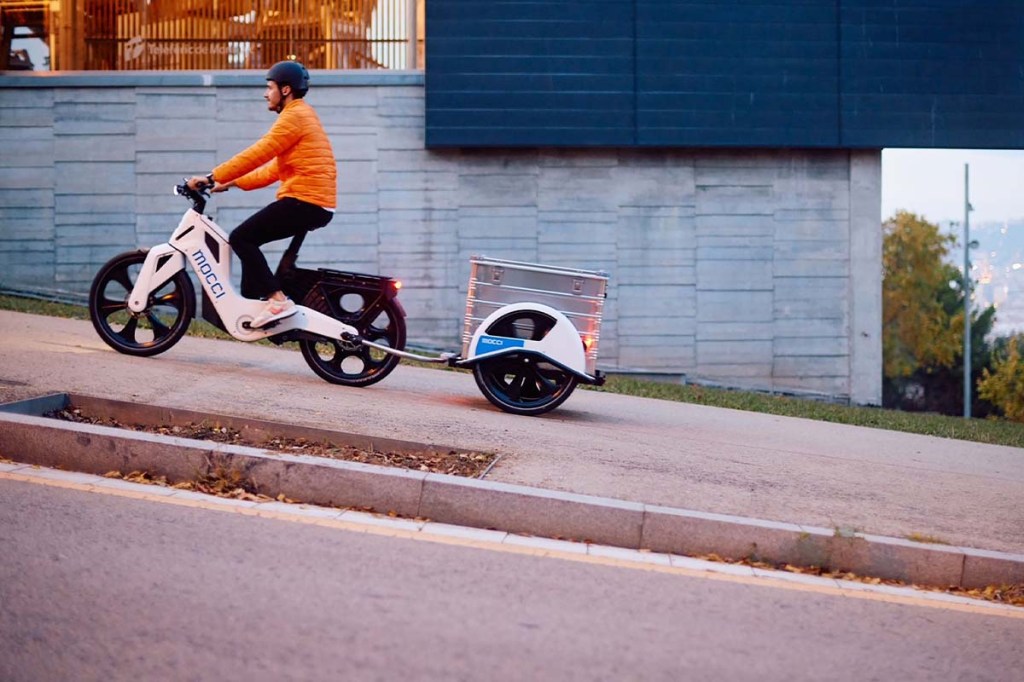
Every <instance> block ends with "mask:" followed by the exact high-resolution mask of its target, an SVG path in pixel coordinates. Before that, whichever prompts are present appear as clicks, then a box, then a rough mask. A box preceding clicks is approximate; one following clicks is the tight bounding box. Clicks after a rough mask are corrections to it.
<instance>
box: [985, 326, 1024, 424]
mask: <svg viewBox="0 0 1024 682" xmlns="http://www.w3.org/2000/svg"><path fill="white" fill-rule="evenodd" d="M992 354H993V356H994V360H993V362H992V371H991V372H990V371H989V370H988V369H987V368H986V369H985V370H984V371H983V372H982V375H981V381H980V382H979V383H978V395H979V396H981V397H982V398H984V399H985V400H988V401H989V402H990V403H992V404H993V405H995V406H996V407H997V408H999V410H1000V411H1001V412H1002V413H1003V415H1004V416H1005V417H1006V418H1007V419H1009V420H1011V421H1015V422H1024V334H1017V335H1015V336H1011V337H1009V338H1002V339H999V340H998V341H997V343H996V347H995V349H994V351H993V353H992Z"/></svg>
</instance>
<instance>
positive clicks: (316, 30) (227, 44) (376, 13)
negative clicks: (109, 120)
mask: <svg viewBox="0 0 1024 682" xmlns="http://www.w3.org/2000/svg"><path fill="white" fill-rule="evenodd" d="M423 2H424V0H319V1H317V0H45V1H39V0H0V39H2V43H0V49H2V52H0V69H7V68H9V65H10V52H11V39H12V36H13V34H14V31H15V29H16V28H17V27H19V26H20V27H29V30H30V31H31V35H33V36H35V37H39V38H41V39H42V40H44V41H45V42H46V43H47V44H48V46H49V48H50V67H51V68H52V69H53V70H117V71H121V70H167V71H178V70H197V69H262V68H266V67H268V66H269V65H271V64H273V63H274V62H276V61H280V60H282V59H297V60H299V61H301V62H303V63H304V64H306V65H307V66H308V67H309V68H313V69H409V68H422V57H421V55H422V35H423V31H422V30H421V28H418V27H422V25H423V23H422V22H423V19H422V17H423Z"/></svg>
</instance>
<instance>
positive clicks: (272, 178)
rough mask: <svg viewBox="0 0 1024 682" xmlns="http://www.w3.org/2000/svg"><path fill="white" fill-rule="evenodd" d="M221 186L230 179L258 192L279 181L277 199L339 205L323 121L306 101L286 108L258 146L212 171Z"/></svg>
mask: <svg viewBox="0 0 1024 682" xmlns="http://www.w3.org/2000/svg"><path fill="white" fill-rule="evenodd" d="M213 177H214V178H216V180H217V182H221V183H227V182H231V181H232V180H234V181H235V184H236V185H237V186H238V187H241V188H242V189H245V190H249V189H259V188H260V187H266V186H267V185H269V184H271V183H272V182H276V181H277V180H280V181H281V187H280V189H278V190H277V198H278V199H283V198H285V197H293V198H295V199H300V200H302V201H305V202H308V203H310V204H315V205H317V206H320V207H321V208H329V209H334V208H335V207H337V205H338V169H337V166H335V162H334V151H333V150H332V149H331V141H330V140H329V139H328V138H327V133H326V132H324V127H323V125H321V123H320V118H319V117H318V116H317V115H316V111H314V110H313V107H311V106H310V105H309V104H307V103H306V102H305V101H304V100H301V99H294V100H292V101H291V102H289V103H288V104H287V105H285V107H284V109H283V110H282V111H281V113H280V114H279V115H278V117H277V121H275V122H274V125H273V126H272V127H271V128H270V130H269V131H268V132H267V134H266V135H264V136H263V137H262V138H260V139H259V140H258V141H257V142H256V143H255V144H253V145H252V146H251V147H249V148H248V149H245V150H243V151H241V152H239V153H238V154H236V155H235V156H234V157H233V158H232V159H231V160H230V161H225V162H224V163H222V164H220V165H219V166H217V167H216V168H214V169H213Z"/></svg>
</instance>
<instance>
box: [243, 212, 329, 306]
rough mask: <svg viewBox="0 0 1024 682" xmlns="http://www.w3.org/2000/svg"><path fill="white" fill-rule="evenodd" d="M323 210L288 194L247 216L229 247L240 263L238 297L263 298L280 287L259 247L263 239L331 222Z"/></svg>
mask: <svg viewBox="0 0 1024 682" xmlns="http://www.w3.org/2000/svg"><path fill="white" fill-rule="evenodd" d="M333 217H334V214H333V213H331V212H330V211H328V210H327V209H324V208H320V207H319V206H316V205H314V204H309V203H306V202H305V201H300V200H298V199H293V198H291V197H285V198H284V199H278V200H277V201H275V202H274V203H272V204H270V205H269V206H267V207H266V208H264V209H262V210H260V211H257V212H256V213H254V214H253V215H251V216H250V217H249V218H248V219H247V220H246V221H245V222H243V223H242V224H241V225H239V226H238V227H236V228H235V230H234V232H232V233H231V248H232V250H234V252H235V254H237V255H238V260H239V261H241V263H242V296H244V297H245V298H266V297H267V296H269V295H270V294H272V293H274V292H275V291H280V290H281V283H280V282H278V281H277V277H275V276H274V273H273V272H271V271H270V266H269V265H267V259H266V257H264V255H263V253H262V252H261V251H260V247H261V246H263V245H264V244H266V243H267V242H274V241H277V240H279V239H287V238H289V237H294V236H295V235H297V234H299V233H300V232H308V231H311V230H315V229H317V228H320V227H323V226H324V225H326V224H327V223H329V222H331V218H333Z"/></svg>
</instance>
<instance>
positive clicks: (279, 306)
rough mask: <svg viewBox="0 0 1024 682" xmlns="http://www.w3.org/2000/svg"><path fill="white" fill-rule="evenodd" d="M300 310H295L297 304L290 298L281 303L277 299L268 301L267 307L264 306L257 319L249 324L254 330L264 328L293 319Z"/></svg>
mask: <svg viewBox="0 0 1024 682" xmlns="http://www.w3.org/2000/svg"><path fill="white" fill-rule="evenodd" d="M297 312H298V310H297V309H296V308H295V303H294V302H293V301H292V299H290V298H286V299H284V300H283V301H279V300H277V299H276V298H272V299H270V300H269V301H267V305H266V306H264V308H263V310H262V311H261V312H260V314H259V315H257V316H256V318H255V319H254V320H253V321H252V322H250V323H249V326H250V327H252V328H254V329H255V328H259V327H264V326H266V325H267V324H269V323H271V322H277V321H278V320H283V319H284V318H286V317H291V316H292V315H294V314H295V313H297Z"/></svg>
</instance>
